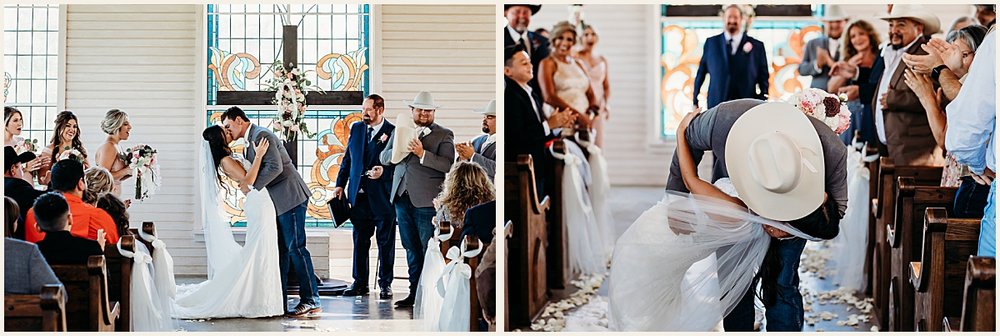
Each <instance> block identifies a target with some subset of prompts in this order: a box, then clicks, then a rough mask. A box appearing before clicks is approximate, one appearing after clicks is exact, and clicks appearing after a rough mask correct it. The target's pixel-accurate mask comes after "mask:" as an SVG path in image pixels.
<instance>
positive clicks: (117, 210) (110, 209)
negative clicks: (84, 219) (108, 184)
mask: <svg viewBox="0 0 1000 336" xmlns="http://www.w3.org/2000/svg"><path fill="white" fill-rule="evenodd" d="M96 205H97V208H98V209H101V210H104V212H107V213H108V215H109V216H111V219H114V221H115V227H117V229H118V236H119V237H121V236H124V235H126V234H128V218H129V217H128V206H127V205H125V202H122V200H121V199H120V198H118V196H115V195H114V194H110V193H104V194H101V196H98V197H97V204H96Z"/></svg>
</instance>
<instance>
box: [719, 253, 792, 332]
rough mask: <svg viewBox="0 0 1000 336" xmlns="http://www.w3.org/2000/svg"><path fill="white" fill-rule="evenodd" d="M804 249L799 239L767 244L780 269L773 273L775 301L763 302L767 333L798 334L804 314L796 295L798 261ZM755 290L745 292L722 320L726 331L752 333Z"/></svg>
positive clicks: (752, 288)
mask: <svg viewBox="0 0 1000 336" xmlns="http://www.w3.org/2000/svg"><path fill="white" fill-rule="evenodd" d="M805 246H806V240H805V239H801V238H794V239H789V240H776V241H773V242H772V243H771V247H770V248H771V249H774V251H772V253H777V256H778V259H779V264H780V266H779V268H778V270H776V273H777V279H775V280H776V282H777V286H776V287H775V293H774V295H775V300H774V301H773V302H768V300H764V309H765V313H764V317H765V318H766V319H767V323H766V325H767V331H802V321H803V319H804V316H805V311H804V310H803V308H802V294H800V293H799V257H800V256H801V255H802V250H803V249H804V248H805ZM763 281H767V280H763ZM755 290H756V288H754V287H751V288H750V289H749V290H747V293H746V294H745V295H743V298H742V299H741V300H740V302H739V303H738V304H736V307H734V308H733V311H732V312H730V313H729V315H728V316H726V318H725V319H724V320H723V327H724V328H725V329H726V331H753V322H754V307H753V298H754V293H755Z"/></svg>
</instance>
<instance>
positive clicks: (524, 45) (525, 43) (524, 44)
mask: <svg viewBox="0 0 1000 336" xmlns="http://www.w3.org/2000/svg"><path fill="white" fill-rule="evenodd" d="M525 34H527V33H525ZM518 43H520V44H521V46H522V47H524V51H525V52H527V53H528V56H531V47H530V46H528V41H527V40H526V39H525V38H524V35H521V39H520V40H519V41H518Z"/></svg>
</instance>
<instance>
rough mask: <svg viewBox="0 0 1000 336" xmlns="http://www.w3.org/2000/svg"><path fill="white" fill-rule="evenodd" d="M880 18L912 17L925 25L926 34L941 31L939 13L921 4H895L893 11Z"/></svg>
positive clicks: (911, 18)
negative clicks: (936, 13)
mask: <svg viewBox="0 0 1000 336" xmlns="http://www.w3.org/2000/svg"><path fill="white" fill-rule="evenodd" d="M880 19H882V20H885V21H889V20H892V19H910V20H914V21H917V22H920V24H923V25H924V35H931V34H937V33H939V32H940V31H941V20H939V19H938V17H937V15H934V13H932V12H931V11H929V10H927V8H925V7H924V6H921V5H893V6H892V11H891V12H889V14H887V15H883V16H882V17H880Z"/></svg>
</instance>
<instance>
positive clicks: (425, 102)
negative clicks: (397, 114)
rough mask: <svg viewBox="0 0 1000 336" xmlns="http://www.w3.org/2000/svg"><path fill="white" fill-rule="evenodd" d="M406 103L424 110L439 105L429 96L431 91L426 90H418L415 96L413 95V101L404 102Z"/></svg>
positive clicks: (432, 108) (435, 108)
mask: <svg viewBox="0 0 1000 336" xmlns="http://www.w3.org/2000/svg"><path fill="white" fill-rule="evenodd" d="M406 105H409V106H410V107H413V108H418V109H424V110H437V109H438V108H439V107H441V106H438V105H436V104H434V97H431V93H430V92H427V91H420V92H419V93H417V96H416V97H413V101H411V102H408V103H406Z"/></svg>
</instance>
